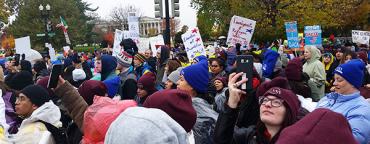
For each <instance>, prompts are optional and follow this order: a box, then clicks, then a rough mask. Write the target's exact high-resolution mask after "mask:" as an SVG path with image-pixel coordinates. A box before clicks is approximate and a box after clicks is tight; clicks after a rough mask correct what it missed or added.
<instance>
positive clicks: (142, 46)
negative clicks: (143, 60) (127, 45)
mask: <svg viewBox="0 0 370 144" xmlns="http://www.w3.org/2000/svg"><path fill="white" fill-rule="evenodd" d="M149 43H150V39H149V38H139V39H138V41H137V42H136V45H137V47H138V48H139V52H140V53H144V52H145V51H146V50H148V49H150V47H149Z"/></svg>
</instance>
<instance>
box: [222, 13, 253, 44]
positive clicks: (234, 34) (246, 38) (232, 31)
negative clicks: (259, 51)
mask: <svg viewBox="0 0 370 144" xmlns="http://www.w3.org/2000/svg"><path fill="white" fill-rule="evenodd" d="M255 26H256V21H254V20H250V19H247V18H243V17H240V16H233V17H232V18H231V21H230V28H229V33H228V36H227V41H226V43H227V44H231V45H235V44H236V43H240V44H241V45H242V47H249V43H250V41H251V39H252V36H253V33H254V27H255Z"/></svg>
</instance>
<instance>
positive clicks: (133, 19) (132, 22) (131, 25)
mask: <svg viewBox="0 0 370 144" xmlns="http://www.w3.org/2000/svg"><path fill="white" fill-rule="evenodd" d="M127 23H128V30H129V31H130V32H132V33H136V34H137V35H139V34H140V32H139V17H137V16H128V17H127Z"/></svg>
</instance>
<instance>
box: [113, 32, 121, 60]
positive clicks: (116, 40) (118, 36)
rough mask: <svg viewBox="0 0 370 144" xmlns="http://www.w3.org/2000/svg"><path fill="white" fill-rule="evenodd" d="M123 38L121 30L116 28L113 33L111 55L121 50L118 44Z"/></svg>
mask: <svg viewBox="0 0 370 144" xmlns="http://www.w3.org/2000/svg"><path fill="white" fill-rule="evenodd" d="M122 39H123V31H121V30H119V29H116V31H115V33H114V43H113V53H112V55H113V56H116V55H117V54H119V52H120V51H121V46H120V45H119V44H120V43H121V41H122Z"/></svg>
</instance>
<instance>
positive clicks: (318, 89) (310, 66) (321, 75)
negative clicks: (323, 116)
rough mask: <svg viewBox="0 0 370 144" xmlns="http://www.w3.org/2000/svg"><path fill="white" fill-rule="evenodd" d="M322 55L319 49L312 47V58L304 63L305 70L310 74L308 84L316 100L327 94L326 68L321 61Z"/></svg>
mask: <svg viewBox="0 0 370 144" xmlns="http://www.w3.org/2000/svg"><path fill="white" fill-rule="evenodd" d="M320 57H321V56H320V51H319V50H318V49H311V58H310V59H308V60H307V62H306V63H305V64H304V65H303V72H305V73H307V74H308V76H310V80H309V81H308V85H309V86H310V88H311V92H312V95H311V96H312V99H313V100H314V101H318V100H320V98H322V97H323V96H324V95H325V80H326V77H325V68H324V65H323V64H322V63H321V62H320V61H319V59H320Z"/></svg>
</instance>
